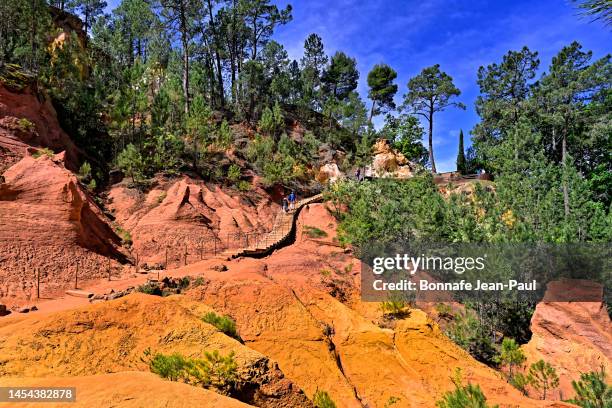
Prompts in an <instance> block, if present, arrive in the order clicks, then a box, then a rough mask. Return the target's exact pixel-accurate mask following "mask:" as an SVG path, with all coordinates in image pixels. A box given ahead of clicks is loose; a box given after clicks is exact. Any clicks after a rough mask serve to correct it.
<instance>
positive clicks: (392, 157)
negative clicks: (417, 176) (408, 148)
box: [367, 139, 419, 179]
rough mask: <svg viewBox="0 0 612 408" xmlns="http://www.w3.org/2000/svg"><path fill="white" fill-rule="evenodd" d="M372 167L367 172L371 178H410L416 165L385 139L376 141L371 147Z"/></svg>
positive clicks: (416, 167)
mask: <svg viewBox="0 0 612 408" xmlns="http://www.w3.org/2000/svg"><path fill="white" fill-rule="evenodd" d="M372 154H373V157H372V165H371V167H370V168H369V169H368V170H367V172H368V173H371V174H368V175H371V176H372V177H393V178H400V179H401V178H410V177H412V176H413V175H414V173H415V172H416V171H418V167H419V166H418V165H417V164H415V163H412V162H410V161H409V160H408V159H406V157H405V156H404V155H403V154H402V153H400V152H398V151H397V150H395V149H393V148H392V147H391V144H390V143H389V141H388V140H386V139H378V140H377V141H376V143H375V144H374V146H373V147H372Z"/></svg>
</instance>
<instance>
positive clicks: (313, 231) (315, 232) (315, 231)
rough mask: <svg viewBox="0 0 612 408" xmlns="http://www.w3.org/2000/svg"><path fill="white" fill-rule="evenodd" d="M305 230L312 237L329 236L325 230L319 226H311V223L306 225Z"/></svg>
mask: <svg viewBox="0 0 612 408" xmlns="http://www.w3.org/2000/svg"><path fill="white" fill-rule="evenodd" d="M304 232H305V233H306V235H307V236H308V237H310V238H324V237H327V232H325V231H323V230H322V229H319V228H317V227H313V226H310V225H305V226H304Z"/></svg>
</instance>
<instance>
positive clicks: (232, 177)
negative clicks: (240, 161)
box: [227, 163, 240, 183]
mask: <svg viewBox="0 0 612 408" xmlns="http://www.w3.org/2000/svg"><path fill="white" fill-rule="evenodd" d="M227 179H228V180H229V181H230V182H231V183H236V182H237V181H238V180H240V167H239V166H238V165H237V164H234V163H232V164H231V165H230V166H229V168H228V169H227Z"/></svg>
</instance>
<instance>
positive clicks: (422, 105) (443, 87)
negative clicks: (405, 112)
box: [404, 64, 465, 173]
mask: <svg viewBox="0 0 612 408" xmlns="http://www.w3.org/2000/svg"><path fill="white" fill-rule="evenodd" d="M460 93H461V91H459V89H458V88H457V87H456V86H455V85H454V84H453V79H452V78H451V77H450V76H449V75H448V74H447V73H445V72H442V71H440V65H438V64H436V65H433V66H431V67H427V68H425V69H423V70H422V71H421V73H420V74H419V75H417V76H416V77H414V78H412V79H410V81H408V93H407V94H406V95H405V96H404V106H406V107H409V108H411V109H412V112H413V113H415V114H417V115H421V116H423V117H424V118H425V119H426V120H427V123H428V124H429V132H428V135H429V146H428V150H429V164H430V165H431V171H432V172H433V173H436V162H435V160H434V152H433V129H434V114H435V113H436V112H441V111H443V110H445V109H446V108H448V107H449V106H455V107H457V108H460V109H465V105H463V104H462V103H461V102H452V101H451V99H452V98H453V97H456V96H459V94H460Z"/></svg>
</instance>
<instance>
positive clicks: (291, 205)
mask: <svg viewBox="0 0 612 408" xmlns="http://www.w3.org/2000/svg"><path fill="white" fill-rule="evenodd" d="M295 201H296V195H295V192H294V191H293V190H292V191H291V193H289V196H283V211H284V212H288V211H292V210H295Z"/></svg>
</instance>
